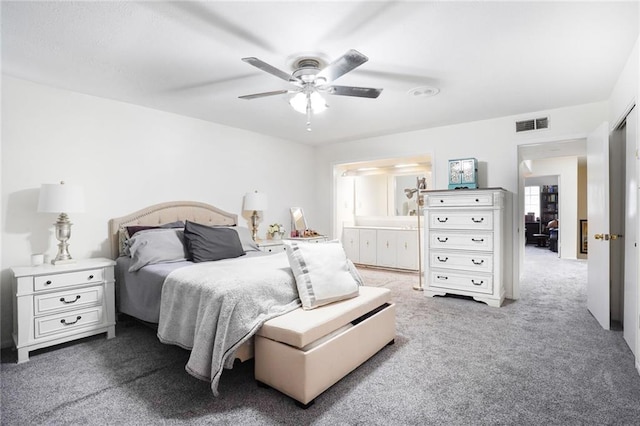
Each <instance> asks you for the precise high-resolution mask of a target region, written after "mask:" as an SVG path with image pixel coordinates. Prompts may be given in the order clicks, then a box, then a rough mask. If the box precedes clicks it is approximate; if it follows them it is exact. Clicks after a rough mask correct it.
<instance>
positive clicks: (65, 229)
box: [51, 213, 75, 265]
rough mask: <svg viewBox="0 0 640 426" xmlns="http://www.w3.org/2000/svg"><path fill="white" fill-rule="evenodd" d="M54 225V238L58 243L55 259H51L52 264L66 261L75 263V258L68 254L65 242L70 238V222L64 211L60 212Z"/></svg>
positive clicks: (61, 263)
mask: <svg viewBox="0 0 640 426" xmlns="http://www.w3.org/2000/svg"><path fill="white" fill-rule="evenodd" d="M55 226H56V238H57V239H58V241H60V243H59V244H58V254H57V255H56V257H55V259H53V260H52V261H51V263H52V264H53V265H63V264H66V263H75V260H74V259H73V258H72V257H71V254H69V243H68V242H67V241H68V240H69V238H71V222H70V221H69V216H67V214H66V213H61V214H60V216H59V217H58V221H57V222H56V223H55Z"/></svg>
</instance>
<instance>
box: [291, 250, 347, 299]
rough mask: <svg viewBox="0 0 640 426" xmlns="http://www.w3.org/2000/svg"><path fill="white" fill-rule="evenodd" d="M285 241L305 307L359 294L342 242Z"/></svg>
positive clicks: (299, 293)
mask: <svg viewBox="0 0 640 426" xmlns="http://www.w3.org/2000/svg"><path fill="white" fill-rule="evenodd" d="M284 244H285V247H286V253H287V257H288V258H289V265H290V266H291V270H292V271H293V275H294V277H295V278H296V287H297V288H298V295H299V297H300V300H301V301H302V307H303V309H314V308H317V307H318V306H322V305H326V304H328V303H332V302H336V301H338V300H343V299H348V298H351V297H355V296H357V295H358V282H357V281H356V280H355V279H354V276H353V275H352V273H351V271H350V270H349V269H350V268H349V263H348V261H347V256H346V255H345V253H344V249H343V248H342V245H341V244H339V243H305V242H295V241H284Z"/></svg>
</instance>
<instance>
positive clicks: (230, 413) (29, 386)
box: [0, 250, 640, 425]
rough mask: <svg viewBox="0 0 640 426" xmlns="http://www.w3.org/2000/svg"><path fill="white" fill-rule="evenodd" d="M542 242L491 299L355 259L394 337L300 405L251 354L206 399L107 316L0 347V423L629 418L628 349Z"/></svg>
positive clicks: (173, 350)
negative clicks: (44, 343)
mask: <svg viewBox="0 0 640 426" xmlns="http://www.w3.org/2000/svg"><path fill="white" fill-rule="evenodd" d="M547 251H548V252H549V254H547V253H546V252H547ZM553 254H554V253H553V252H551V251H549V250H546V251H545V250H541V251H539V252H537V253H532V254H531V255H529V256H528V258H529V261H528V262H527V263H526V265H525V271H524V274H523V280H522V297H521V298H520V299H519V300H517V301H510V300H507V301H505V303H504V305H503V306H502V307H500V308H491V307H489V306H487V305H485V304H484V303H480V302H475V301H473V300H468V299H463V298H456V297H435V298H428V297H425V295H424V294H423V293H422V292H418V291H415V290H413V286H414V285H415V284H417V283H418V275H417V274H413V273H399V272H391V271H383V270H377V269H372V268H359V270H360V272H361V274H362V276H363V279H364V281H365V283H366V284H367V285H373V286H384V287H387V288H389V289H390V290H391V292H392V298H393V300H394V302H395V303H396V315H397V321H396V323H397V324H396V327H397V337H396V340H395V344H394V345H391V346H387V347H385V348H383V349H382V350H381V351H380V352H379V353H377V354H376V355H375V356H373V357H372V358H371V359H369V360H368V361H366V362H365V363H364V364H362V365H361V366H360V367H359V368H357V369H356V370H354V371H353V372H351V373H350V374H348V375H347V376H346V377H345V378H344V379H343V380H341V381H339V382H338V383H336V384H335V385H334V386H332V387H331V388H330V389H328V390H327V391H326V392H325V393H323V394H321V395H320V396H319V397H318V398H317V400H316V403H315V404H314V405H313V406H311V407H310V408H309V409H307V410H302V409H298V408H297V407H296V406H295V404H294V403H293V401H292V400H290V399H289V398H287V397H285V396H283V395H282V394H280V393H279V392H277V391H275V390H271V389H261V388H258V387H257V386H256V383H255V381H254V377H253V362H251V361H247V362H245V363H242V364H239V365H236V366H235V367H234V368H233V369H232V370H225V372H224V373H223V374H222V378H221V381H220V386H219V391H220V396H218V397H214V396H213V395H212V394H211V389H210V387H209V383H207V382H203V381H200V380H197V379H195V378H194V377H192V376H190V375H189V374H187V373H186V372H185V370H184V368H185V364H186V362H187V359H188V355H189V353H188V352H187V351H185V350H183V349H180V348H178V347H176V346H171V345H163V344H162V343H160V342H159V341H158V338H157V337H156V333H155V331H154V330H152V329H151V328H148V327H146V326H142V325H139V324H137V323H128V324H127V323H118V325H117V332H116V338H114V339H111V340H107V339H104V338H103V337H102V336H94V337H89V338H86V339H83V340H79V341H77V342H73V343H69V344H64V345H60V346H57V347H54V348H46V349H41V350H38V351H34V352H33V353H32V356H31V360H30V361H29V362H26V363H23V364H15V360H16V354H15V352H14V351H12V350H11V349H5V350H3V351H2V358H1V364H0V368H1V370H2V375H1V377H0V378H1V386H2V394H1V397H2V405H1V407H2V408H1V413H0V414H1V416H2V418H1V419H0V424H3V425H5V424H6V425H23V424H29V425H32V424H33V425H35V424H104V423H105V419H107V420H106V422H107V423H109V424H122V425H129V424H136V425H151V424H165V423H170V424H187V423H188V424H237V425H276V424H300V425H303V424H304V425H311V424H312V425H336V424H339V425H362V424H367V425H389V424H392V425H396V424H398V425H418V424H420V425H449V424H474V425H494V424H562V425H585V424H589V425H591V424H593V425H600V424H637V421H638V419H640V376H638V374H637V372H636V370H635V368H634V365H633V363H634V359H633V355H632V353H631V351H630V350H629V348H628V346H627V345H626V343H625V342H624V339H623V337H622V333H621V332H618V331H608V330H603V329H602V327H600V325H599V324H598V322H597V321H596V320H595V319H594V318H593V317H592V316H591V314H590V313H589V312H588V311H587V309H586V286H585V271H584V269H585V268H584V261H580V260H577V261H576V260H566V261H562V260H559V259H558V258H557V257H555V256H553ZM548 256H552V257H548ZM559 271H560V272H559Z"/></svg>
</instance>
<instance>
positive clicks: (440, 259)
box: [438, 256, 449, 262]
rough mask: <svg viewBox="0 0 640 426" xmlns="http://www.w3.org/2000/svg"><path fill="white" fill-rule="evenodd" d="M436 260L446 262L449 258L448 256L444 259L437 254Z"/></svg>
mask: <svg viewBox="0 0 640 426" xmlns="http://www.w3.org/2000/svg"><path fill="white" fill-rule="evenodd" d="M438 260H439V261H440V262H446V261H447V260H449V258H448V257H445V258H444V259H442V258H441V257H440V256H438Z"/></svg>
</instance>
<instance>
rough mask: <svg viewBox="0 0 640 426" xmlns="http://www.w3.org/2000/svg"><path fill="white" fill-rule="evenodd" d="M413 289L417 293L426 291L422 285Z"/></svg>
mask: <svg viewBox="0 0 640 426" xmlns="http://www.w3.org/2000/svg"><path fill="white" fill-rule="evenodd" d="M413 289H414V290H416V291H424V287H422V286H421V285H414V286H413Z"/></svg>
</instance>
